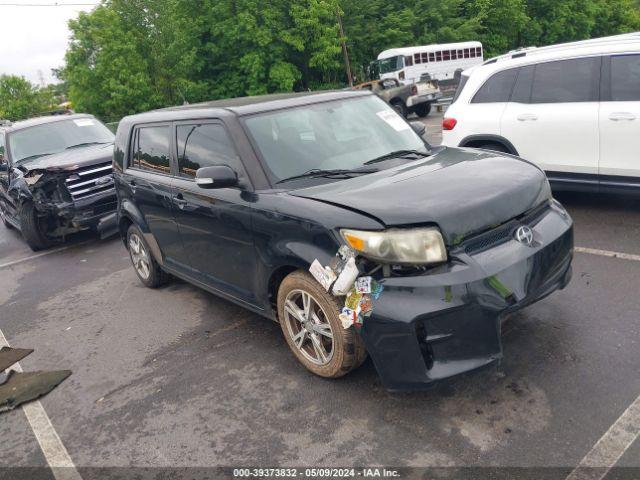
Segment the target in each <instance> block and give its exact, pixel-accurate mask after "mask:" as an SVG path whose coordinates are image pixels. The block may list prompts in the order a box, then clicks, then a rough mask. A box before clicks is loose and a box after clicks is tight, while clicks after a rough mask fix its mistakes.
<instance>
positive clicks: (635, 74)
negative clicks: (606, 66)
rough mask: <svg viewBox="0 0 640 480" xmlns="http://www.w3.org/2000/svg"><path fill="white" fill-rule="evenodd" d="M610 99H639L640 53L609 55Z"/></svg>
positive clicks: (619, 100)
mask: <svg viewBox="0 0 640 480" xmlns="http://www.w3.org/2000/svg"><path fill="white" fill-rule="evenodd" d="M611 100H612V101H614V102H631V101H638V100H640V55H623V56H617V57H611Z"/></svg>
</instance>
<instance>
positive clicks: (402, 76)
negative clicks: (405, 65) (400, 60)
mask: <svg viewBox="0 0 640 480" xmlns="http://www.w3.org/2000/svg"><path fill="white" fill-rule="evenodd" d="M398 78H399V79H400V80H404V70H401V71H400V73H399V74H398Z"/></svg>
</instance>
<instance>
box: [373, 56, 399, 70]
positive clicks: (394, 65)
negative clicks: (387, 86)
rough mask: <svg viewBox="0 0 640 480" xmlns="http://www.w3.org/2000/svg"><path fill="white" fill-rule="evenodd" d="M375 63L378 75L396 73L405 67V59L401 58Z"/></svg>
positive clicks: (386, 59)
mask: <svg viewBox="0 0 640 480" xmlns="http://www.w3.org/2000/svg"><path fill="white" fill-rule="evenodd" d="M374 63H375V65H376V67H375V70H376V71H377V73H378V74H383V73H389V72H395V71H396V70H400V69H401V68H402V67H404V62H403V57H401V56H397V57H391V58H385V59H384V60H376V61H375V62H374Z"/></svg>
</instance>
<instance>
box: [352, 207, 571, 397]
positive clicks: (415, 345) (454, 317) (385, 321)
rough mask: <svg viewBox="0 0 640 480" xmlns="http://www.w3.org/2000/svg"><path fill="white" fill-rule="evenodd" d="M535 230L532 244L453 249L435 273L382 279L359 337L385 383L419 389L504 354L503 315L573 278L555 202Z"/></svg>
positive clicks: (566, 221)
mask: <svg viewBox="0 0 640 480" xmlns="http://www.w3.org/2000/svg"><path fill="white" fill-rule="evenodd" d="M533 230H534V235H535V240H536V242H539V245H537V246H535V247H528V246H525V245H523V244H521V243H519V242H517V241H515V240H513V239H510V240H508V241H507V242H505V243H502V244H500V245H499V246H496V247H494V248H491V249H488V250H485V251H482V252H480V253H478V254H473V255H469V254H467V253H466V252H465V250H464V249H463V248H458V250H457V251H452V252H451V257H452V258H451V261H450V262H449V264H448V266H447V267H443V268H442V269H440V270H437V273H430V274H427V275H419V276H410V277H393V278H387V279H385V280H384V287H385V288H384V292H383V294H382V295H381V297H380V299H379V300H378V301H377V302H376V303H375V305H374V307H375V308H374V314H373V315H372V316H371V317H370V318H368V319H367V320H366V321H365V323H364V326H363V328H362V329H361V335H362V337H363V339H364V341H365V344H366V346H367V350H368V352H369V354H370V355H371V357H372V359H373V362H374V364H375V366H376V369H377V370H378V373H379V375H380V377H381V379H382V382H383V384H384V385H385V387H387V388H388V389H390V390H409V389H420V388H424V387H427V386H428V385H430V384H431V383H433V382H434V381H437V380H441V379H444V378H448V377H451V376H454V375H458V374H461V373H464V372H468V371H471V370H474V369H477V368H480V367H484V366H486V365H489V364H492V363H494V362H496V361H498V360H499V359H500V358H502V342H501V332H500V325H501V320H502V319H503V318H504V317H505V316H506V315H508V314H509V313H512V312H514V311H516V310H519V309H521V308H523V307H525V306H527V305H530V304H531V303H534V302H536V301H538V300H540V299H542V298H544V297H545V296H547V295H549V294H551V293H552V292H554V291H555V290H558V289H562V288H564V287H565V286H566V285H567V284H568V283H569V281H570V279H571V261H572V257H573V229H572V222H571V219H570V218H569V217H568V216H564V214H563V213H562V211H561V210H560V209H558V208H555V207H554V208H551V209H550V210H549V211H548V213H546V214H545V215H544V216H543V217H542V218H540V219H539V220H538V223H537V224H536V225H535V226H534V227H533Z"/></svg>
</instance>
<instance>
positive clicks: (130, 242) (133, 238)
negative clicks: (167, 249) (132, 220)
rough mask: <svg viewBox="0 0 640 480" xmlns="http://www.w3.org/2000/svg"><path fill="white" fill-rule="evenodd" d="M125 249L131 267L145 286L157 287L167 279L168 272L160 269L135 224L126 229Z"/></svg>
mask: <svg viewBox="0 0 640 480" xmlns="http://www.w3.org/2000/svg"><path fill="white" fill-rule="evenodd" d="M127 250H128V251H129V257H130V258H131V263H132V264H133V269H134V270H135V272H136V275H138V278H139V279H140V281H141V282H142V283H143V284H144V285H145V286H147V287H149V288H158V287H161V286H162V285H164V284H165V283H167V282H168V281H169V274H168V273H167V272H165V271H164V270H162V268H160V265H158V263H157V262H156V260H155V259H154V258H153V255H151V250H150V249H149V245H147V242H146V241H145V239H144V235H143V234H142V232H141V231H140V229H139V228H138V227H137V226H135V225H131V226H130V227H129V230H127Z"/></svg>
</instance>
